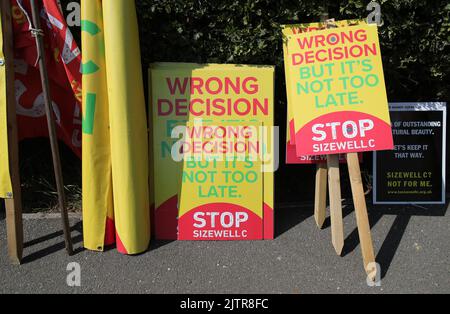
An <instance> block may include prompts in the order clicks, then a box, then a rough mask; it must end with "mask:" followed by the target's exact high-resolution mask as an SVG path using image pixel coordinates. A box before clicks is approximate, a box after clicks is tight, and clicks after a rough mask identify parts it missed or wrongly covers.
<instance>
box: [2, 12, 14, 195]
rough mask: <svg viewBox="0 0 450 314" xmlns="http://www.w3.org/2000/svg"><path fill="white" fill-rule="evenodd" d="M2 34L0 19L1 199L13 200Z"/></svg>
mask: <svg viewBox="0 0 450 314" xmlns="http://www.w3.org/2000/svg"><path fill="white" fill-rule="evenodd" d="M2 32H3V30H2V21H1V19H0V63H1V64H2V65H1V64H0V198H11V197H12V196H13V195H12V186H11V177H10V174H9V156H8V117H7V114H8V112H7V104H6V66H5V62H4V60H5V56H4V54H3V33H2Z"/></svg>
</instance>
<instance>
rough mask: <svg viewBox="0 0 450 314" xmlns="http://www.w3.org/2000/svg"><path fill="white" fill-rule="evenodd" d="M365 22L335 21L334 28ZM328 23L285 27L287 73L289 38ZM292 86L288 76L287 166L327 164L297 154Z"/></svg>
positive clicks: (321, 158) (322, 159)
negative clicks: (291, 99) (291, 98)
mask: <svg viewBox="0 0 450 314" xmlns="http://www.w3.org/2000/svg"><path fill="white" fill-rule="evenodd" d="M365 23H366V22H365V21H364V20H345V21H335V22H333V27H346V26H355V25H360V24H365ZM327 27H328V23H325V22H321V23H305V24H290V25H283V28H282V34H283V55H284V60H285V62H284V67H285V73H288V72H289V70H290V67H291V65H290V63H289V62H287V61H288V58H287V53H288V51H287V37H288V36H291V35H296V34H303V33H309V32H315V31H319V30H323V29H327ZM291 87H292V86H291V84H289V77H288V76H287V75H286V91H287V95H286V96H287V100H288V111H287V132H286V134H287V136H286V163H287V164H314V163H319V162H326V156H325V155H316V156H306V155H303V156H297V153H296V143H295V125H294V117H293V113H292V106H294V104H293V103H292V102H291V101H290V90H291ZM341 162H345V158H344V156H341Z"/></svg>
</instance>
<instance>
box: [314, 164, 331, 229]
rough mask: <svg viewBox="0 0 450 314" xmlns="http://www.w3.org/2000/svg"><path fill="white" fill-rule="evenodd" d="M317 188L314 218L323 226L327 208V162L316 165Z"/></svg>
mask: <svg viewBox="0 0 450 314" xmlns="http://www.w3.org/2000/svg"><path fill="white" fill-rule="evenodd" d="M316 167H317V168H316V190H315V197H314V219H315V221H316V224H317V226H318V227H319V228H322V227H323V224H324V222H325V217H326V209H327V174H328V170H327V164H326V163H325V162H320V163H318V164H317V166H316Z"/></svg>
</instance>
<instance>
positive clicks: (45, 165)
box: [19, 138, 81, 213]
mask: <svg viewBox="0 0 450 314" xmlns="http://www.w3.org/2000/svg"><path fill="white" fill-rule="evenodd" d="M59 147H60V156H61V164H62V168H63V178H64V190H65V194H66V200H67V209H68V210H69V211H70V212H79V211H81V160H80V159H79V158H78V157H77V156H76V155H75V154H74V153H73V152H72V151H71V150H70V149H69V148H68V147H67V146H66V145H65V144H64V143H62V142H60V144H59ZM19 149H20V151H19V154H20V177H21V185H22V201H23V212H24V213H36V212H57V211H59V206H58V194H57V192H56V184H55V177H54V172H53V162H52V155H51V150H50V143H49V140H48V139H45V138H42V139H41V138H39V139H32V140H25V141H22V142H21V143H20V148H19Z"/></svg>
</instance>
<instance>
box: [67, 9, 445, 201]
mask: <svg viewBox="0 0 450 314" xmlns="http://www.w3.org/2000/svg"><path fill="white" fill-rule="evenodd" d="M69 1H73V0H64V1H62V2H63V6H65V4H66V3H67V2H69ZM85 1H92V0H85ZM369 2H370V1H369V0H348V1H342V0H335V1H319V0H303V1H292V0H275V1H273V0H240V1H238V0H223V1H219V0H136V4H137V12H138V17H139V28H140V36H141V50H142V58H143V67H144V68H147V67H148V65H149V64H150V63H152V62H157V61H173V62H199V63H208V62H209V63H213V62H214V63H242V64H246V63H247V64H272V65H276V69H277V73H276V74H277V75H276V123H277V125H279V126H280V127H281V130H283V129H284V128H285V119H286V99H285V96H286V93H285V86H284V73H283V72H284V71H283V54H282V39H281V32H280V28H281V25H282V24H289V23H309V22H315V21H319V20H320V17H321V15H322V14H323V13H325V12H328V14H329V16H330V17H333V18H335V19H336V20H342V19H355V18H365V17H367V15H368V14H369V12H368V11H367V10H366V7H367V5H368V4H369ZM378 3H379V4H380V5H381V14H382V19H383V22H384V24H383V25H382V26H381V27H380V29H379V33H380V43H381V48H382V54H383V61H384V62H383V63H384V72H385V76H386V85H387V89H388V97H389V100H390V101H436V100H441V101H448V100H449V96H450V89H449V86H450V84H449V82H450V77H449V72H450V71H449V70H450V44H449V41H450V20H449V19H450V4H449V2H448V0H389V1H388V0H378ZM73 31H74V34H75V38H79V29H74V30H73ZM283 133H284V132H281V134H282V136H284V134H283ZM283 140H284V139H281V141H283ZM281 154H282V156H281V160H283V158H284V156H283V152H281ZM370 159H371V156H370V155H368V156H367V157H365V161H366V162H365V163H364V166H363V167H364V168H365V172H366V174H367V173H370V171H369V169H370V164H371V163H370ZM293 169H294V171H293ZM299 169H300V170H299ZM308 171H309V172H308ZM299 176H302V177H309V178H311V180H298V177H299ZM343 177H347V176H343ZM312 178H313V171H312V169H310V168H306V167H302V168H295V167H294V168H292V167H291V168H289V170H288V169H287V168H286V167H282V168H281V169H280V171H279V172H278V175H277V181H279V182H277V185H278V186H281V187H282V188H280V189H278V193H277V196H278V199H279V200H281V201H282V202H286V201H290V200H296V199H297V198H298V191H307V192H312V191H313V187H312V186H311V184H310V182H312ZM347 185H348V184H345V183H344V184H343V186H347ZM343 192H344V194H348V191H343ZM345 192H347V193H345Z"/></svg>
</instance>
